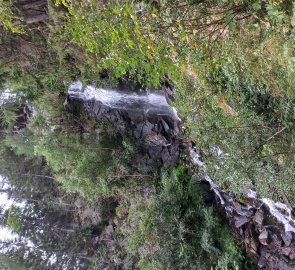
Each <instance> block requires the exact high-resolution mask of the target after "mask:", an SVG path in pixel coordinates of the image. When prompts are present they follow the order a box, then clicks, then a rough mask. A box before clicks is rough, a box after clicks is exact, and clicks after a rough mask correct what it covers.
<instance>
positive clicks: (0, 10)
mask: <svg viewBox="0 0 295 270" xmlns="http://www.w3.org/2000/svg"><path fill="white" fill-rule="evenodd" d="M13 9H14V6H13V4H12V2H11V0H1V1H0V22H1V23H2V24H3V26H4V29H5V30H8V31H12V32H14V33H22V32H23V27H22V26H20V25H15V24H14V23H13V21H14V20H15V19H18V16H17V15H15V13H14V11H13Z"/></svg>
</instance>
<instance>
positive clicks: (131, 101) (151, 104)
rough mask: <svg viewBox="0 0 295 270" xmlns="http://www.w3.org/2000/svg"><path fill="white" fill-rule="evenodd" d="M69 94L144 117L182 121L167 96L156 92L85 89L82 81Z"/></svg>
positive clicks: (73, 85)
mask: <svg viewBox="0 0 295 270" xmlns="http://www.w3.org/2000/svg"><path fill="white" fill-rule="evenodd" d="M68 94H69V96H70V97H72V98H76V99H79V100H83V101H89V100H96V101H98V102H101V103H102V104H104V105H105V106H108V107H110V108H114V109H119V110H127V111H128V112H142V113H143V114H144V115H148V114H149V115H151V114H156V115H171V116H173V117H176V119H177V120H179V121H180V118H179V117H178V115H177V112H176V110H175V108H173V107H170V106H169V104H168V102H167V99H166V96H165V95H164V94H163V93H159V92H156V91H152V90H149V91H146V92H130V91H120V90H119V89H103V88H95V87H94V86H91V85H87V86H86V87H85V88H84V89H83V85H82V82H81V81H76V82H74V83H72V84H71V85H70V87H69V90H68Z"/></svg>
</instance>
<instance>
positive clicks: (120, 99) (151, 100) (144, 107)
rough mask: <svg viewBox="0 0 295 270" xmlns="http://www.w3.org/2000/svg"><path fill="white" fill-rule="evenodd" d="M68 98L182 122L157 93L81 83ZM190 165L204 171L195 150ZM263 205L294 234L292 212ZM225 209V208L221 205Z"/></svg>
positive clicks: (272, 204)
mask: <svg viewBox="0 0 295 270" xmlns="http://www.w3.org/2000/svg"><path fill="white" fill-rule="evenodd" d="M68 94H69V96H70V97H71V98H75V99H78V100H83V101H90V100H95V101H98V102H101V103H102V104H104V105H105V106H108V107H110V108H114V109H118V110H127V111H128V112H140V113H141V112H142V113H143V114H145V115H147V114H156V115H167V116H171V117H173V118H174V120H175V119H177V120H178V121H181V119H180V118H179V116H178V115H177V111H176V110H175V108H171V107H170V106H169V104H168V102H167V99H166V97H165V95H164V94H162V93H157V92H152V91H148V92H143V93H138V92H130V91H120V90H119V89H102V88H95V87H94V86H91V85H88V86H86V87H85V88H84V89H83V85H82V82H81V81H76V82H74V83H72V84H71V85H70V87H69V90H68ZM190 155H191V159H192V163H193V164H195V166H197V167H198V168H200V169H202V170H204V171H205V170H206V168H205V166H204V164H203V162H202V161H201V160H200V159H199V156H198V154H197V152H196V151H194V149H191V151H190ZM205 180H206V181H207V182H208V183H209V184H210V186H211V189H212V190H213V191H214V192H215V194H216V196H218V198H219V200H220V202H221V204H222V205H224V204H225V201H224V198H223V196H222V193H223V192H224V190H222V189H221V188H220V187H219V186H218V185H216V184H215V183H214V182H213V181H212V180H211V178H210V177H209V176H208V175H206V177H205ZM248 193H249V196H248V197H249V198H250V197H251V198H252V199H256V193H255V191H253V190H249V192H248ZM260 201H261V202H262V203H263V204H265V205H266V206H267V207H268V209H269V212H270V214H271V215H272V216H273V217H274V218H275V219H276V220H277V221H278V222H279V223H281V224H283V226H284V229H285V231H286V232H294V233H295V221H294V219H293V217H292V209H291V208H290V207H289V206H287V205H285V204H283V203H280V202H274V201H272V200H270V199H268V198H263V199H261V200H260ZM224 207H226V205H224Z"/></svg>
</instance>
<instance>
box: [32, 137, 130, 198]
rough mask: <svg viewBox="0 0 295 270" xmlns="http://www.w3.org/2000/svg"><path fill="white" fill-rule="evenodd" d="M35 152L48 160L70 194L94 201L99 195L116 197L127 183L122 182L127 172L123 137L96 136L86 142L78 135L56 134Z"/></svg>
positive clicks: (41, 144)
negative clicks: (123, 154) (122, 144)
mask: <svg viewBox="0 0 295 270" xmlns="http://www.w3.org/2000/svg"><path fill="white" fill-rule="evenodd" d="M35 151H36V154H38V155H41V156H44V157H45V159H46V161H47V163H48V164H49V166H50V167H51V168H52V171H53V173H54V175H55V176H56V179H57V181H59V182H60V183H62V185H63V187H64V188H65V190H67V191H68V192H79V194H81V195H82V196H84V197H86V198H92V199H94V198H95V197H96V196H98V195H99V194H105V195H112V194H115V193H116V191H118V188H119V187H120V186H123V185H124V184H126V183H124V181H122V179H124V173H125V171H126V169H125V168H124V165H123V163H122V162H123V159H121V158H120V155H121V154H122V153H123V151H122V148H121V144H120V138H107V137H106V136H104V135H103V134H97V135H96V134H93V135H92V136H90V137H87V138H84V139H83V138H81V137H80V136H79V134H67V133H66V134H57V135H56V136H50V137H48V138H46V137H44V138H41V139H40V141H39V143H38V145H37V146H36V148H35ZM120 153H121V154H120Z"/></svg>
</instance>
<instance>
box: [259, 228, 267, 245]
mask: <svg viewBox="0 0 295 270" xmlns="http://www.w3.org/2000/svg"><path fill="white" fill-rule="evenodd" d="M258 239H259V242H260V243H261V244H262V245H264V246H266V245H268V243H267V242H268V241H267V240H268V232H267V230H263V231H262V233H260V235H259V237H258Z"/></svg>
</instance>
